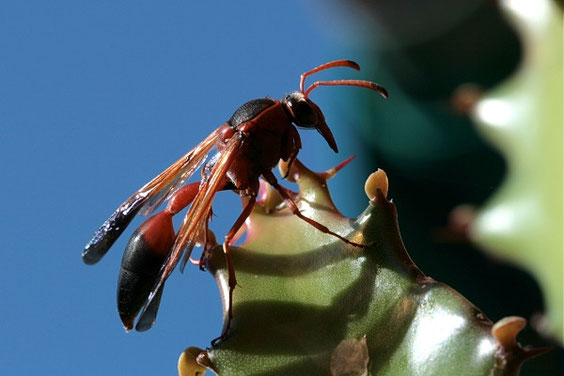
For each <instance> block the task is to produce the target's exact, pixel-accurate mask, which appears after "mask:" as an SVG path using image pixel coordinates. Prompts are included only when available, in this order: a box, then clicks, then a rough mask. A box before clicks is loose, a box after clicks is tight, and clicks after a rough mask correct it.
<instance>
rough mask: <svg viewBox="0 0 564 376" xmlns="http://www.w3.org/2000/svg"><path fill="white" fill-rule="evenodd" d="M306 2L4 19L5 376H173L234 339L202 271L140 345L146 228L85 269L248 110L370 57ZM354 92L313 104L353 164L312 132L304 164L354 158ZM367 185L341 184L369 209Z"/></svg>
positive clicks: (1, 360)
mask: <svg viewBox="0 0 564 376" xmlns="http://www.w3.org/2000/svg"><path fill="white" fill-rule="evenodd" d="M304 3H305V2H300V1H297V0H295V1H292V0H288V1H284V2H266V1H246V2H229V1H223V2H203V1H200V2H196V1H186V0H184V1H166V2H164V1H163V2H157V1H78V0H74V1H70V0H67V1H56V0H51V1H8V0H4V1H2V2H1V3H0V153H1V160H2V163H1V176H2V184H1V188H0V189H1V194H2V198H3V204H2V206H3V208H2V215H1V216H0V221H1V223H0V224H1V226H0V229H1V230H0V231H1V239H2V243H1V249H2V251H1V254H2V273H0V278H1V281H0V282H1V286H2V287H1V288H0V298H1V302H2V307H1V309H0V374H2V375H33V374H37V375H38V374H41V375H73V374H77V375H122V374H123V375H174V374H175V373H176V360H177V357H178V355H179V353H180V352H181V351H182V350H183V349H184V348H185V347H187V346H191V345H195V346H200V347H206V346H208V345H209V341H210V340H211V339H212V338H214V337H216V336H217V335H218V334H219V333H220V330H221V306H220V299H219V294H218V292H217V288H216V285H215V282H214V280H213V278H212V277H211V275H209V274H207V273H202V272H199V271H198V270H197V268H188V269H187V271H186V272H185V273H184V274H183V275H182V274H180V273H178V272H176V273H174V275H173V276H172V277H171V278H170V280H169V282H168V284H167V288H166V290H165V294H164V298H163V302H162V304H161V310H160V313H159V317H158V320H157V325H156V326H155V327H154V328H153V329H152V330H150V331H149V332H146V333H130V334H125V332H124V331H123V329H122V327H121V323H120V321H119V318H118V316H117V313H116V307H115V290H116V279H117V274H118V270H119V263H120V260H121V253H122V250H123V248H124V245H125V243H126V241H127V238H128V237H129V235H130V233H131V232H132V231H133V229H130V230H129V231H127V232H126V234H125V235H124V236H123V238H121V239H120V240H119V241H118V242H117V243H116V244H115V245H114V247H113V248H112V250H111V251H110V252H109V254H108V255H107V256H106V257H105V258H104V259H103V260H102V261H101V262H100V263H99V264H98V265H96V266H94V267H91V266H86V265H84V264H83V263H82V261H81V258H80V254H81V252H82V249H83V247H84V245H85V244H86V242H87V241H88V240H89V238H90V236H91V235H92V233H93V231H94V230H95V229H96V228H97V227H98V226H99V225H100V224H101V223H102V222H103V221H104V220H105V219H106V217H107V216H108V215H109V214H111V212H112V211H113V210H114V209H115V208H116V207H117V206H118V205H119V204H120V203H121V202H122V201H123V200H124V199H126V198H127V197H128V196H129V195H130V194H131V193H132V192H133V191H135V190H136V189H137V188H139V187H140V186H141V185H143V184H144V183H145V182H147V181H148V180H149V179H151V178H152V177H153V176H154V175H156V174H157V173H159V172H160V171H161V170H163V169H164V168H166V167H167V166H168V165H169V164H170V163H171V162H173V161H174V160H176V159H177V158H178V157H179V156H180V155H182V154H184V153H185V152H186V151H187V150H189V149H190V148H192V147H193V146H194V145H195V144H196V143H197V142H199V141H200V140H201V139H203V138H204V137H205V136H206V135H207V134H208V133H209V132H210V131H212V130H213V129H215V128H216V127H217V126H218V125H219V124H221V123H222V122H223V121H225V120H226V119H228V118H229V117H230V115H231V114H232V112H233V111H234V110H235V109H236V108H237V107H238V106H239V105H241V104H242V103H244V102H246V101H247V100H250V99H253V98H258V97H264V96H267V95H269V96H272V97H275V98H280V97H281V96H283V95H284V94H286V93H288V92H291V91H294V90H296V89H297V87H298V79H299V75H300V73H302V72H303V71H305V70H307V69H309V68H312V67H314V66H317V65H319V64H321V63H323V62H326V61H329V60H333V59H337V58H350V59H358V58H359V56H355V54H354V53H352V54H351V51H352V50H351V49H350V48H348V47H346V46H344V45H342V41H343V39H340V38H339V37H338V35H339V34H340V30H339V28H342V27H344V24H343V23H342V22H340V19H341V18H342V17H340V16H339V15H338V14H337V13H335V12H334V11H332V10H331V9H329V10H327V9H323V8H322V3H321V2H316V3H307V4H304ZM345 55H346V56H345ZM359 63H362V61H361V60H360V61H359ZM361 65H362V64H361ZM359 76H360V77H362V74H358V73H356V72H352V73H349V72H348V71H345V70H342V69H336V70H335V71H332V72H325V73H323V74H321V75H320V77H323V78H347V77H359ZM348 90H350V89H348V88H339V89H321V90H316V92H314V94H313V95H312V98H313V99H314V100H315V101H316V102H317V103H318V104H319V105H320V106H321V107H322V108H323V109H324V111H325V115H326V117H327V119H328V123H329V124H330V126H332V128H333V130H334V132H335V133H336V138H337V140H338V144H339V147H340V149H341V153H340V154H339V155H335V154H334V153H333V152H332V151H331V150H330V149H329V148H328V146H327V145H326V144H325V142H324V141H323V139H322V138H321V137H319V135H318V134H317V133H316V132H310V133H307V134H306V132H302V135H303V143H304V152H303V153H302V154H301V159H302V160H303V161H304V162H306V163H307V164H308V165H310V166H313V167H314V168H315V169H318V170H321V169H326V168H329V167H331V166H332V165H334V164H336V163H337V162H339V161H340V160H342V159H344V158H346V157H347V156H349V155H351V154H353V153H355V144H354V141H352V138H350V137H347V134H348V131H347V127H349V126H350V124H347V122H346V119H347V116H346V113H343V112H344V106H343V104H342V101H341V98H343V97H344V96H345V97H346V93H349V91H348ZM353 90H355V89H353ZM364 176H365V172H359V171H357V170H355V169H354V168H349V169H346V170H345V171H343V173H342V174H341V176H340V177H338V178H337V179H336V180H335V184H337V185H342V184H343V183H344V182H346V183H347V184H348V186H349V188H348V191H347V194H350V193H351V192H350V186H351V182H355V183H356V182H358V184H356V185H355V186H356V187H358V189H357V191H358V192H355V193H357V194H358V195H359V196H360V197H362V196H363V194H362V182H363V180H364ZM338 181H341V184H339V183H338ZM220 196H221V197H219V202H218V203H217V204H216V205H215V208H216V209H215V211H216V213H217V214H218V216H217V217H216V219H215V220H214V224H213V226H212V227H213V229H214V230H215V231H216V234H218V237H221V236H222V235H223V234H224V233H225V230H226V229H227V228H228V227H229V225H230V224H231V223H232V222H233V221H234V219H235V218H236V217H237V215H238V211H239V210H240V204H239V203H238V200H237V198H236V196H235V195H233V194H229V193H224V194H221V195H220ZM347 201H350V200H348V199H347V198H346V197H345V198H340V199H337V203H338V204H340V206H341V207H342V208H343V210H344V211H345V214H348V215H355V214H357V213H358V212H359V211H360V210H361V209H362V208H363V207H364V205H365V204H364V203H363V202H362V201H363V200H362V199H361V200H359V201H358V200H357V201H355V200H353V202H347ZM139 223H140V221H139V220H138V221H137V222H134V223H133V225H132V226H131V227H133V228H134V227H135V224H139Z"/></svg>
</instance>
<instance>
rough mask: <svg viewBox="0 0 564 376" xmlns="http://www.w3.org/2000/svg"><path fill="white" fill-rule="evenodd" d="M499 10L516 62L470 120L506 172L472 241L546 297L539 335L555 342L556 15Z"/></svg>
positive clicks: (558, 303) (506, 6)
mask: <svg viewBox="0 0 564 376" xmlns="http://www.w3.org/2000/svg"><path fill="white" fill-rule="evenodd" d="M500 6H501V9H502V11H503V12H504V14H505V15H506V16H507V18H508V20H509V22H511V23H512V24H513V25H514V27H515V29H516V30H517V31H518V32H519V34H520V37H521V41H522V44H523V58H522V63H521V66H520V67H519V69H518V70H517V72H516V73H515V74H514V75H513V76H512V77H510V78H509V79H508V80H507V81H505V82H503V83H502V84H501V85H499V86H498V87H496V88H494V89H492V90H491V91H489V92H488V93H486V95H484V96H483V97H482V98H481V99H480V100H479V101H478V102H477V104H476V106H475V107H474V110H473V117H474V119H475V121H476V123H477V124H478V125H479V127H478V128H479V130H480V131H481V133H482V134H483V135H484V137H485V138H486V139H488V140H489V141H490V142H491V143H492V144H494V146H496V147H497V148H498V149H499V150H500V151H501V152H502V153H503V154H504V156H505V157H506V159H507V163H508V170H509V171H508V174H507V176H506V178H505V181H504V183H503V184H502V186H501V187H500V188H499V190H498V191H497V193H496V194H495V195H494V196H493V197H492V198H491V199H490V201H489V202H488V203H487V204H486V206H485V207H484V208H482V209H481V210H480V212H479V213H478V216H477V218H476V219H475V221H474V223H473V226H472V228H471V236H472V239H473V240H474V241H475V242H477V243H478V244H480V245H481V246H482V247H483V248H484V249H487V250H489V251H491V252H493V253H495V254H497V255H500V256H501V257H503V258H504V259H507V260H512V261H514V262H516V263H517V264H519V265H520V266H522V267H523V268H524V269H527V270H529V271H531V272H532V274H533V275H534V276H535V277H536V279H537V281H538V282H539V284H540V285H541V287H542V290H543V292H544V295H545V300H546V320H545V324H546V325H544V326H545V328H544V329H545V330H546V331H547V332H549V333H550V334H551V335H553V336H555V337H557V338H558V339H559V340H560V341H562V340H563V339H564V325H563V320H564V318H563V306H564V301H563V296H564V292H563V279H562V278H563V277H562V265H563V260H562V257H563V255H562V250H563V238H562V232H563V228H564V227H563V219H562V192H563V191H562V168H563V159H562V103H564V102H563V97H562V82H563V81H562V80H563V77H562V49H563V44H562V9H561V8H559V7H558V5H557V4H556V3H555V2H553V1H549V0H539V1H535V2H527V1H516V0H506V1H500Z"/></svg>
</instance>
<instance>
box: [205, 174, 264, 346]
mask: <svg viewBox="0 0 564 376" xmlns="http://www.w3.org/2000/svg"><path fill="white" fill-rule="evenodd" d="M257 183H258V182H257ZM257 186H258V184H257ZM248 197H249V201H248V202H247V205H245V208H244V209H243V211H242V212H241V214H240V215H239V218H237V220H236V221H235V223H234V224H233V227H231V230H229V232H228V233H227V235H225V240H224V242H223V252H224V253H225V258H226V259H227V268H228V272H229V296H228V298H227V321H226V322H225V325H224V326H223V330H222V332H221V335H220V336H219V337H217V338H215V339H214V340H213V341H212V346H215V345H216V344H217V343H218V342H221V341H222V340H223V339H224V338H225V337H226V336H227V333H229V328H230V327H231V319H232V318H233V291H234V290H235V286H237V278H236V277H235V268H234V267H233V260H232V259H231V250H230V249H229V247H230V245H229V243H230V242H231V240H233V238H234V237H235V235H236V234H237V232H238V231H239V229H240V228H241V227H242V226H243V224H244V223H245V220H246V219H247V218H248V217H249V215H250V214H251V211H252V210H253V208H254V206H255V203H256V201H257V193H256V190H254V189H253V190H251V192H250V193H248Z"/></svg>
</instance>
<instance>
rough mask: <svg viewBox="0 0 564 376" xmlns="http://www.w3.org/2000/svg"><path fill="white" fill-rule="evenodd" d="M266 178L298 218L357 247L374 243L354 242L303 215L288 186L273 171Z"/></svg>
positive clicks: (265, 174)
mask: <svg viewBox="0 0 564 376" xmlns="http://www.w3.org/2000/svg"><path fill="white" fill-rule="evenodd" d="M263 176H264V178H265V179H266V181H267V182H268V183H269V184H270V185H272V186H273V187H274V189H276V190H277V191H278V193H280V196H282V198H283V199H284V201H285V202H286V205H288V208H290V210H291V211H292V214H294V215H296V216H298V218H300V219H301V220H304V221H306V222H307V223H309V224H310V225H312V226H313V227H315V228H316V229H318V230H319V231H321V232H323V233H325V234H328V235H331V236H334V237H336V238H337V239H339V240H341V241H343V242H345V243H347V244H350V245H353V246H355V247H361V248H366V247H369V246H371V245H372V243H369V244H360V243H356V242H353V241H351V240H349V239H347V238H345V237H343V236H341V235H339V234H337V233H336V232H333V231H331V230H329V228H328V227H327V226H324V225H322V224H321V223H319V222H317V221H315V220H313V219H311V218H308V217H306V216H305V215H303V214H302V213H301V212H300V209H299V208H298V205H296V203H295V202H294V199H292V196H291V195H290V194H289V193H288V191H287V190H286V188H284V187H282V186H281V185H280V184H278V180H276V176H274V174H273V173H272V172H266V173H263Z"/></svg>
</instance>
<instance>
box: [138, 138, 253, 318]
mask: <svg viewBox="0 0 564 376" xmlns="http://www.w3.org/2000/svg"><path fill="white" fill-rule="evenodd" d="M243 142H244V136H243V135H241V134H236V135H235V136H233V137H232V138H231V139H230V140H229V142H228V143H227V145H226V147H225V149H224V150H222V152H221V154H220V156H219V158H218V160H217V162H216V163H215V165H214V166H213V168H212V170H211V172H210V174H209V176H208V178H207V179H205V180H204V181H203V182H202V186H201V187H200V190H199V192H198V194H197V195H196V197H195V198H194V202H193V203H192V206H191V207H190V210H188V213H186V216H185V217H184V221H183V223H182V226H181V227H180V229H179V230H178V233H177V234H176V240H175V242H174V245H173V246H172V250H171V252H170V254H169V256H168V258H167V260H166V261H165V263H164V265H163V268H162V269H161V276H160V278H159V280H158V282H157V283H156V285H155V286H154V287H153V290H152V291H151V294H150V295H149V298H148V299H147V302H146V304H145V307H144V309H143V311H142V312H141V316H143V315H144V314H145V311H146V310H148V307H150V306H151V302H152V301H153V299H155V296H156V295H158V294H157V292H158V291H159V290H160V288H161V286H162V285H163V284H164V282H165V281H166V279H167V278H168V277H169V276H170V274H171V273H172V271H173V270H174V268H175V267H176V265H177V264H178V262H179V261H180V259H181V258H182V254H186V255H188V256H189V255H190V253H191V252H192V249H193V248H194V246H195V245H196V243H197V242H198V240H200V238H201V236H202V234H203V231H205V225H206V221H207V220H208V218H209V214H210V212H211V207H212V202H213V199H214V197H215V194H216V193H217V192H218V191H219V190H221V189H222V188H223V187H224V185H225V183H226V180H225V179H226V174H227V171H229V168H230V167H231V164H232V163H233V161H235V159H236V157H237V154H238V152H239V150H240V149H241V146H242V145H243Z"/></svg>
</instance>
